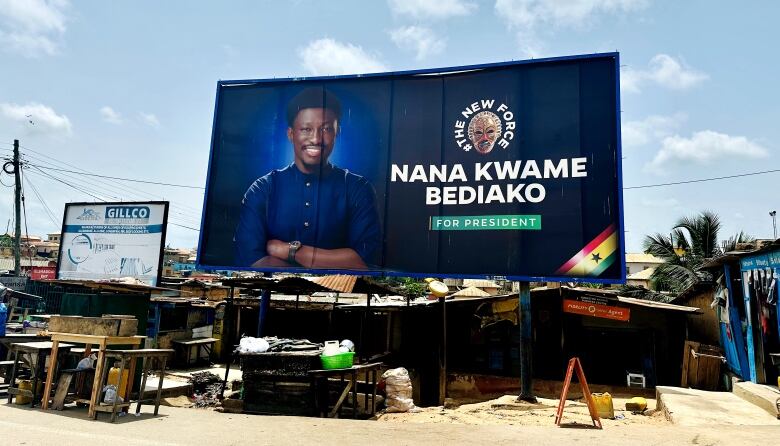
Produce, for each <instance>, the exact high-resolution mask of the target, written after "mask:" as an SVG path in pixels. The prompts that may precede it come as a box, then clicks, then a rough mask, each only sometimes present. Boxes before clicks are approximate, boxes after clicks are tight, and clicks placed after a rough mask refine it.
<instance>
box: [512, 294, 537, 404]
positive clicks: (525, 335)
mask: <svg viewBox="0 0 780 446" xmlns="http://www.w3.org/2000/svg"><path fill="white" fill-rule="evenodd" d="M519 299H520V305H519V306H518V311H519V312H520V396H519V397H517V400H518V401H526V402H529V403H536V402H537V401H536V397H535V396H534V389H533V364H532V362H533V361H532V355H533V314H532V313H531V284H530V283H529V282H520V296H519Z"/></svg>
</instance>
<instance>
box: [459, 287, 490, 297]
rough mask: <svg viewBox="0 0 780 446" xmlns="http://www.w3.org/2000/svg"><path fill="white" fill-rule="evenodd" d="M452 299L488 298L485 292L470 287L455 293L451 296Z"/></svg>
mask: <svg viewBox="0 0 780 446" xmlns="http://www.w3.org/2000/svg"><path fill="white" fill-rule="evenodd" d="M452 295H453V296H454V297H485V296H490V294H488V293H487V292H485V291H482V290H481V289H479V288H477V287H474V286H470V287H468V288H463V289H462V290H460V291H458V292H457V293H453V294H452Z"/></svg>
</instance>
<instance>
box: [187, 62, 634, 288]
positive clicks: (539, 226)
mask: <svg viewBox="0 0 780 446" xmlns="http://www.w3.org/2000/svg"><path fill="white" fill-rule="evenodd" d="M618 67H619V63H618V54H617V53H607V54H596V55H587V56H572V57H564V58H555V59H543V60H535V61H520V62H506V63H496V64H488V65H479V66H466V67H456V68H448V69H432V70H419V71H410V72H399V73H380V74H369V75H359V76H358V75H356V76H335V77H317V78H294V79H265V80H241V81H221V82H219V83H218V85H217V98H216V106H215V115H214V127H213V137H212V143H211V155H210V161H209V172H208V179H207V187H206V195H205V202H204V213H203V220H202V226H201V238H200V243H199V249H198V263H199V265H201V266H203V267H205V268H213V269H236V270H241V269H246V270H257V271H306V272H320V273H332V272H347V273H360V274H375V273H376V274H388V275H403V276H429V275H431V276H448V277H487V276H490V277H496V276H501V277H506V278H509V279H514V280H542V279H543V280H552V281H571V280H586V281H590V282H607V283H614V282H622V281H624V280H625V260H624V254H623V253H624V249H623V229H622V228H623V222H622V194H621V155H620V153H621V152H620V113H619V88H618V83H619V69H618Z"/></svg>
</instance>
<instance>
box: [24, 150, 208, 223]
mask: <svg viewBox="0 0 780 446" xmlns="http://www.w3.org/2000/svg"><path fill="white" fill-rule="evenodd" d="M32 167H33V169H35V170H37V172H36V171H31V173H33V174H36V175H43V176H45V177H47V178H49V179H52V180H54V181H57V182H59V183H62V184H64V185H66V186H68V187H70V188H72V189H75V190H77V191H79V192H82V193H85V194H87V195H89V196H90V197H92V198H94V199H96V200H98V201H101V202H106V201H108V200H105V199H104V198H101V197H100V196H98V195H95V194H94V193H92V192H95V191H94V190H90V189H88V188H85V187H84V186H83V185H79V186H81V187H79V186H76V185H74V184H71V183H70V182H68V181H66V180H64V179H62V178H59V177H57V176H56V175H52V174H50V173H48V172H45V171H43V170H41V169H39V168H38V167H36V166H32ZM96 193H98V194H100V192H96ZM103 195H104V196H106V197H108V198H111V196H110V195H107V194H103ZM168 224H171V225H174V226H178V227H181V228H185V229H190V230H193V231H197V232H200V229H197V228H193V227H191V226H187V225H182V224H179V223H176V222H174V221H171V219H169V220H168Z"/></svg>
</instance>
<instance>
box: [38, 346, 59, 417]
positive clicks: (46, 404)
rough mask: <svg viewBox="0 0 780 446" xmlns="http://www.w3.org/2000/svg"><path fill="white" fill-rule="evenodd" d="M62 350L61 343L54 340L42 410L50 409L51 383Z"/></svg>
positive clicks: (44, 388)
mask: <svg viewBox="0 0 780 446" xmlns="http://www.w3.org/2000/svg"><path fill="white" fill-rule="evenodd" d="M59 348H60V341H57V340H53V341H52V342H51V357H50V358H51V359H49V371H48V372H47V373H46V384H45V385H44V387H43V401H41V409H43V410H46V409H48V408H49V396H51V383H52V381H53V380H54V374H55V373H56V368H57V352H58V351H59Z"/></svg>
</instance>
